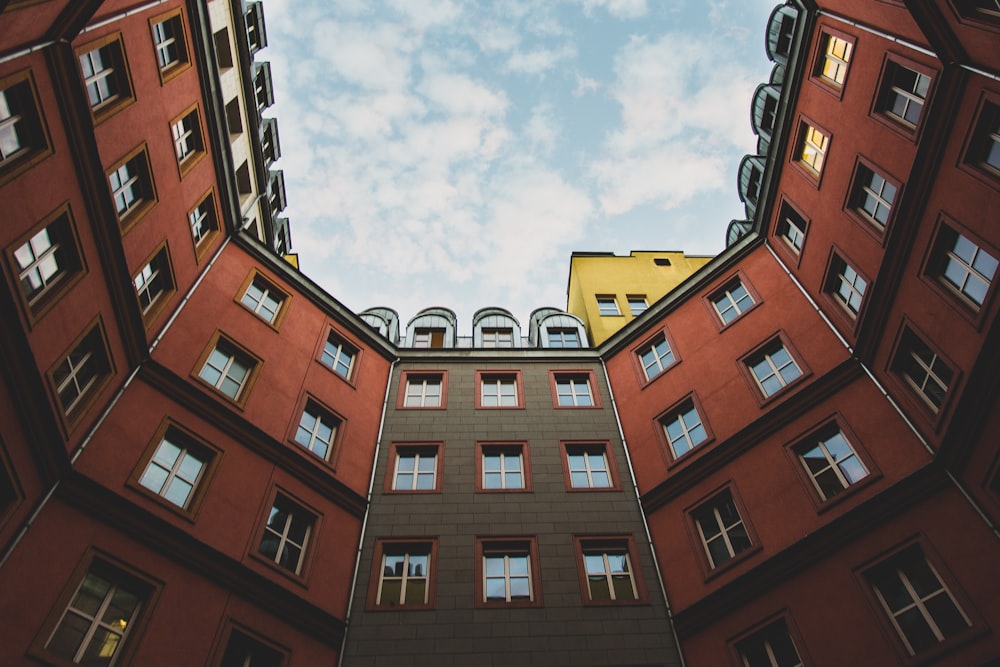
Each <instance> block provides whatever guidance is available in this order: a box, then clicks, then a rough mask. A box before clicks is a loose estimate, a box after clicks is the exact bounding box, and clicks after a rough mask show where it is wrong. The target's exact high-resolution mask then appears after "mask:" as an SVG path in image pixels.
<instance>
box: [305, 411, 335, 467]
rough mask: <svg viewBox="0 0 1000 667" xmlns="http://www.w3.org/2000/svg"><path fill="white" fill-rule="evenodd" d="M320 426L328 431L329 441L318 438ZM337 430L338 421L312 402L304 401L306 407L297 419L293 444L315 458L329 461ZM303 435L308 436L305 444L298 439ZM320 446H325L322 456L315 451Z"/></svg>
mask: <svg viewBox="0 0 1000 667" xmlns="http://www.w3.org/2000/svg"><path fill="white" fill-rule="evenodd" d="M307 418H309V421H307ZM322 426H325V427H327V428H329V429H330V438H329V440H324V439H323V438H322V437H320V435H319V433H320V427H322ZM339 428H340V420H338V419H337V418H336V417H334V416H333V415H331V414H330V413H329V412H327V411H326V410H325V409H323V408H322V407H320V406H319V405H318V404H317V403H315V402H314V401H306V405H305V407H304V408H303V409H302V415H301V416H300V417H299V423H298V426H297V427H296V429H295V442H297V443H298V444H300V445H301V446H302V447H304V448H306V449H307V450H309V451H310V452H312V453H313V454H314V455H315V456H318V457H319V458H321V459H323V460H324V461H329V460H330V456H331V454H333V444H334V442H335V441H336V440H337V430H338V429H339ZM303 433H306V434H308V435H307V436H306V438H305V442H303V441H302V438H300V437H299V436H300V435H301V434H303ZM321 445H325V446H326V451H325V452H323V453H322V454H321V453H319V452H318V451H316V450H317V449H318V448H319V447H320V446H321Z"/></svg>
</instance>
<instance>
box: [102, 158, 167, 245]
mask: <svg viewBox="0 0 1000 667" xmlns="http://www.w3.org/2000/svg"><path fill="white" fill-rule="evenodd" d="M107 174H108V185H110V187H111V198H112V199H114V204H115V212H116V213H117V214H118V220H119V221H120V222H121V223H122V225H123V226H125V227H130V226H131V225H133V224H135V222H136V221H138V219H139V218H141V217H142V216H143V215H144V214H145V213H146V211H148V210H149V208H150V207H152V205H153V204H154V203H155V202H156V191H155V189H154V187H153V179H152V176H151V174H152V172H151V171H150V168H149V155H148V154H147V152H146V146H145V145H143V146H140V147H139V148H137V149H136V150H134V151H132V152H131V153H130V154H129V155H127V156H126V157H125V159H124V160H122V161H121V162H120V163H119V164H118V166H116V167H113V168H112V169H111V170H110V171H108V172H107Z"/></svg>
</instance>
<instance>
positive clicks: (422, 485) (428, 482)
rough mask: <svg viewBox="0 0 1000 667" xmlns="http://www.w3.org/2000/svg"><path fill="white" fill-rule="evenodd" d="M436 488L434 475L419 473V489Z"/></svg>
mask: <svg viewBox="0 0 1000 667" xmlns="http://www.w3.org/2000/svg"><path fill="white" fill-rule="evenodd" d="M433 488H434V475H432V474H425V473H421V474H419V475H417V489H419V490H421V491H424V490H430V489H433Z"/></svg>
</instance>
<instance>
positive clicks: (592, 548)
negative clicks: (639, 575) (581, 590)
mask: <svg viewBox="0 0 1000 667" xmlns="http://www.w3.org/2000/svg"><path fill="white" fill-rule="evenodd" d="M575 541H576V542H577V544H578V548H579V553H580V557H581V562H582V566H583V574H584V576H585V578H586V589H585V592H586V595H585V596H584V601H585V602H586V603H613V602H616V603H622V602H636V601H638V600H639V599H640V586H639V585H638V582H637V581H636V572H635V566H634V565H633V557H632V554H631V553H630V552H631V549H630V546H631V545H630V542H631V540H630V539H628V538H625V539H611V538H609V539H604V538H586V539H580V538H577V539H576V540H575Z"/></svg>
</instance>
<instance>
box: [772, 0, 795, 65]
mask: <svg viewBox="0 0 1000 667" xmlns="http://www.w3.org/2000/svg"><path fill="white" fill-rule="evenodd" d="M798 15H799V12H798V10H797V9H795V7H792V6H790V5H779V6H777V7H775V8H774V11H772V12H771V18H770V19H768V22H767V41H766V43H765V48H766V50H767V57H768V58H770V59H771V60H772V61H774V62H777V63H781V64H783V65H787V64H788V56H789V55H790V54H791V50H792V38H793V37H794V35H795V19H797V18H798Z"/></svg>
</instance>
